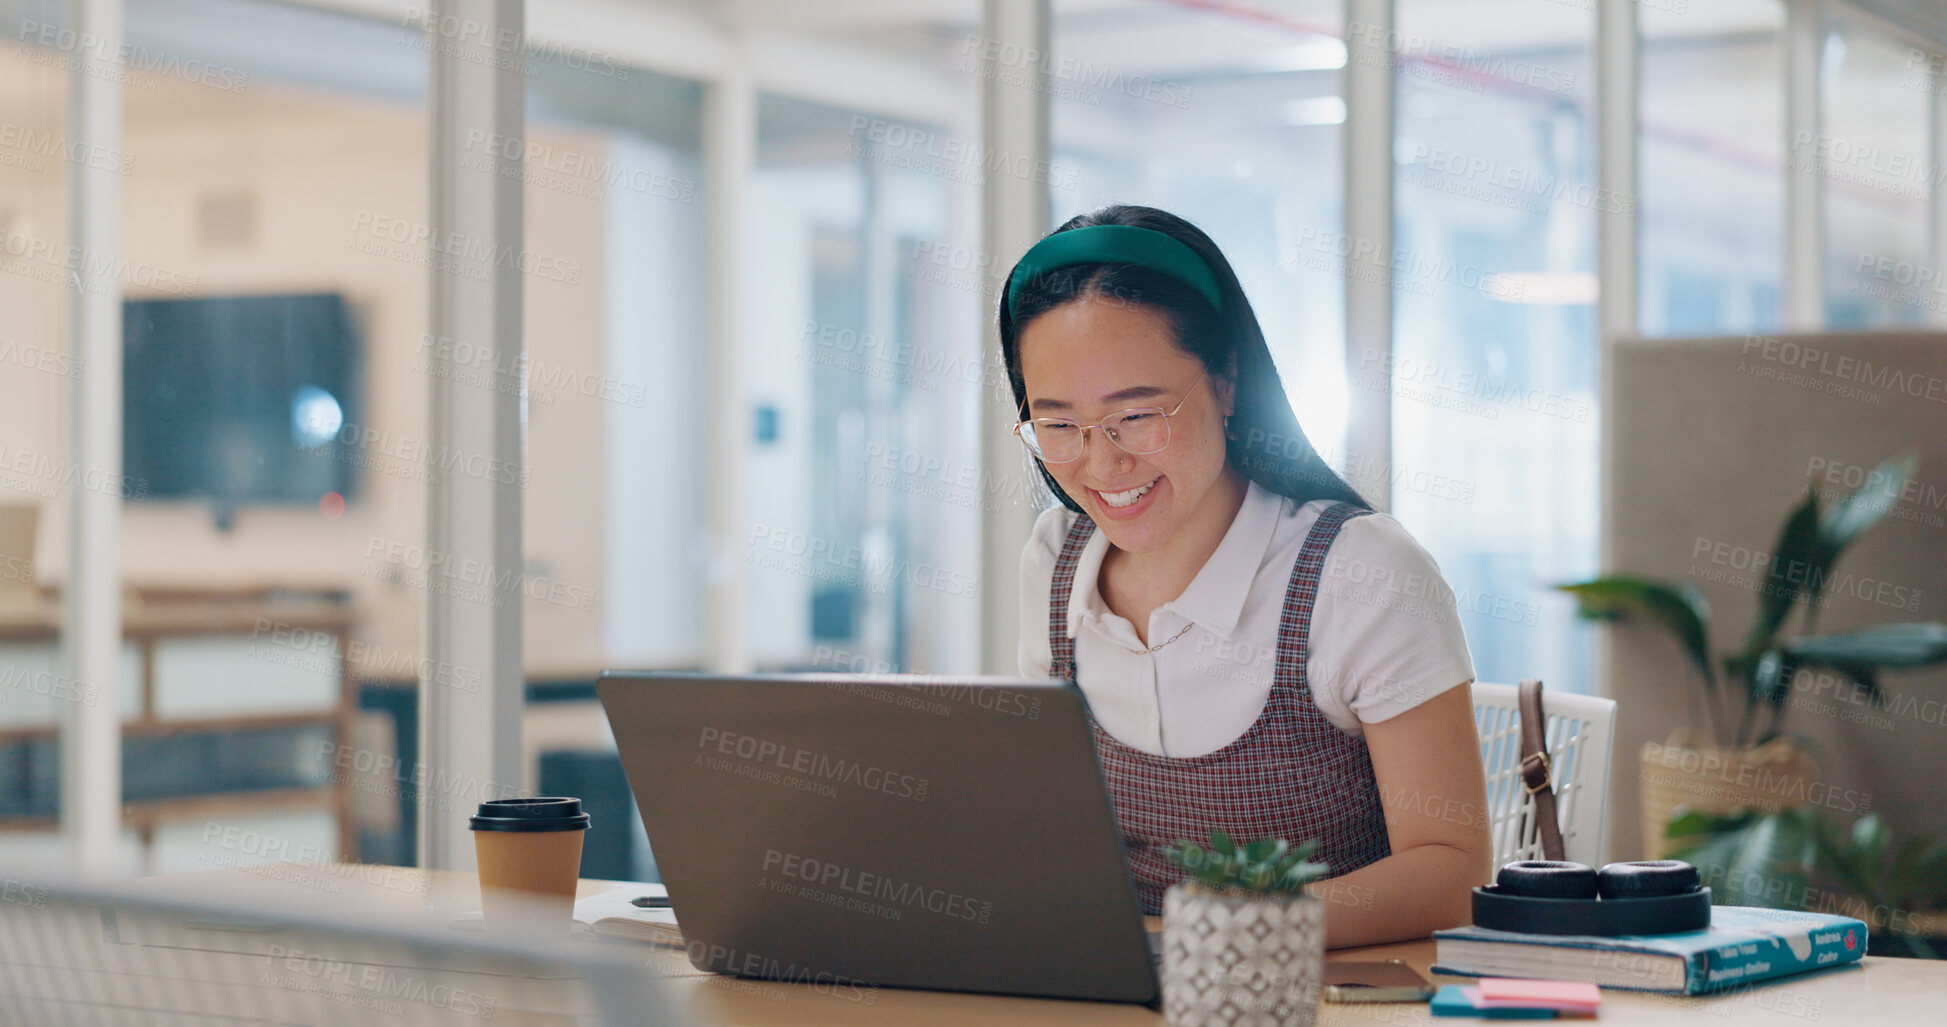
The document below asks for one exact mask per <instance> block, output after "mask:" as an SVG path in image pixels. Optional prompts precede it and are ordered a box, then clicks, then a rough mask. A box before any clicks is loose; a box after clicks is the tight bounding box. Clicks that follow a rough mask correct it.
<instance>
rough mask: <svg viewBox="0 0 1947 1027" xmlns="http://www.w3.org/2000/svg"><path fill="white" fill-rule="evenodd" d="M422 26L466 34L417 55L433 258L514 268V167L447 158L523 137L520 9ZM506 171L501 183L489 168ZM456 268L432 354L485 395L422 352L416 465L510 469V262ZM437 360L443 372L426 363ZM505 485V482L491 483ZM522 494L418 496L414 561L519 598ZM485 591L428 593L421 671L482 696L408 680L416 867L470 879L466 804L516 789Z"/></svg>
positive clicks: (517, 0) (474, 478) (474, 484)
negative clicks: (423, 405) (444, 673)
mask: <svg viewBox="0 0 1947 1027" xmlns="http://www.w3.org/2000/svg"><path fill="white" fill-rule="evenodd" d="M433 13H434V18H433V23H434V24H435V25H438V24H440V23H442V22H445V21H446V20H447V18H448V17H452V18H456V19H458V21H459V22H461V23H465V24H468V25H470V26H477V27H478V30H477V31H468V32H463V33H462V32H455V33H449V34H443V35H441V36H440V38H439V39H438V40H437V43H438V44H439V45H437V46H434V47H433V48H432V53H433V57H432V90H431V97H430V99H431V104H432V111H431V121H432V139H431V144H432V145H431V156H432V181H431V188H432V195H431V203H430V211H431V218H430V220H431V238H432V244H433V247H434V248H435V250H437V249H439V248H441V247H442V246H444V244H445V242H446V241H449V240H462V239H463V240H466V241H468V242H470V243H472V244H473V245H472V246H470V247H466V249H470V250H474V251H476V252H477V251H478V250H479V249H480V248H486V250H487V251H488V252H495V253H499V252H512V253H516V254H518V253H519V252H521V248H522V246H523V241H522V232H521V216H522V213H521V199H522V197H521V182H520V177H519V174H520V173H519V163H520V162H519V160H518V158H515V159H512V160H509V159H508V158H506V157H505V156H504V155H503V152H502V150H501V148H498V147H495V148H490V149H478V148H476V150H475V151H473V154H472V156H473V159H474V160H476V161H484V162H487V165H488V166H486V167H481V168H468V167H463V166H462V165H461V158H462V156H464V155H466V154H467V153H468V151H467V149H466V142H467V139H468V138H469V136H470V135H472V134H473V133H476V132H483V133H491V134H493V135H495V136H497V137H499V138H505V139H520V138H522V136H523V133H524V130H525V115H526V102H527V80H526V78H525V76H523V75H522V74H521V72H520V63H519V61H517V60H512V61H510V60H508V59H507V58H508V56H509V55H510V54H511V55H514V56H516V57H518V56H519V55H521V54H522V53H523V52H524V49H525V44H524V42H523V40H524V38H525V36H524V32H523V13H524V12H523V0H434V4H433ZM475 138H478V137H477V136H475ZM507 164H511V165H512V167H503V165H507ZM454 249H455V250H460V249H462V247H458V246H456V247H454ZM456 259H459V258H456ZM470 263H471V264H477V265H486V266H484V267H481V268H474V267H471V266H470V267H468V268H467V269H466V270H470V271H471V270H483V271H484V272H485V273H484V274H482V275H480V276H479V277H472V276H469V275H465V274H455V273H452V272H451V271H447V270H442V269H441V268H439V267H435V268H434V269H433V271H432V293H431V302H432V310H431V315H430V318H429V320H430V327H431V330H432V333H433V337H434V338H436V339H452V340H454V342H455V343H456V344H458V343H470V344H472V345H475V346H486V347H490V348H491V350H492V352H493V353H494V354H495V356H496V359H495V360H494V361H493V368H494V372H493V381H492V382H491V383H490V384H491V386H492V387H483V386H482V385H480V384H478V383H476V382H475V381H474V380H473V379H472V378H471V377H470V376H471V375H473V374H477V373H478V371H479V369H478V368H470V369H467V371H466V373H465V374H458V373H455V372H456V371H458V370H459V369H458V368H455V367H452V366H449V364H450V361H451V353H452V352H453V350H452V349H451V348H448V347H440V346H435V347H432V351H433V354H434V357H433V366H432V368H431V386H432V416H431V422H432V423H431V441H430V451H431V452H433V453H464V454H470V455H472V454H477V455H481V456H484V457H486V458H487V459H488V460H489V461H494V462H489V463H486V464H485V466H488V467H506V468H516V469H524V467H525V446H524V442H525V440H524V438H523V423H522V422H523V418H522V406H523V404H524V403H525V402H526V391H525V388H524V386H523V383H522V378H523V372H522V363H523V361H522V360H521V359H520V355H521V345H522V343H521V316H522V307H521V286H522V282H521V270H520V263H521V262H520V261H517V260H494V261H472V262H470ZM442 351H444V352H445V353H446V354H447V356H445V357H441V356H440V353H441V352H442ZM507 478H512V479H514V480H512V481H507V480H503V479H507ZM525 487H526V485H525V474H524V473H522V474H477V475H474V474H465V473H443V474H441V475H439V476H438V477H437V478H436V480H434V481H433V482H432V483H430V484H429V485H428V486H427V497H426V499H427V504H426V505H427V520H426V548H427V550H428V552H429V553H431V554H438V556H440V557H441V558H443V560H444V566H445V567H448V568H460V567H469V566H471V567H484V568H487V569H488V570H487V575H488V579H487V580H488V581H489V582H496V583H497V582H500V581H502V580H507V579H509V577H510V576H511V580H513V581H516V582H518V581H519V580H520V574H521V569H522V547H521V494H522V490H523V489H524V488H525ZM427 576H428V582H427V583H428V585H429V586H432V585H435V584H436V583H437V580H438V579H439V578H440V570H439V569H438V568H436V567H434V566H433V565H432V563H431V560H430V559H429V568H428V571H427ZM489 590H490V592H491V594H492V595H493V596H494V598H495V599H496V600H498V601H497V602H495V603H489V602H484V601H482V600H481V599H479V598H478V597H477V596H475V595H472V594H467V595H456V594H453V593H452V592H450V591H444V590H441V589H439V588H436V587H429V588H428V589H427V593H426V632H425V635H426V642H425V644H426V652H425V656H426V660H425V661H423V664H422V665H423V666H425V667H428V668H436V667H485V668H486V673H485V680H486V687H485V688H483V689H481V690H480V691H479V692H467V691H463V690H461V689H456V688H450V687H447V686H446V685H445V684H443V683H440V682H436V681H434V680H430V679H429V677H427V676H422V677H421V679H420V682H419V759H420V761H421V762H422V763H423V764H424V765H425V768H426V770H427V775H426V778H425V779H426V780H427V781H428V782H442V783H441V784H437V785H432V784H429V785H428V787H436V788H439V789H440V790H439V791H438V792H437V793H435V794H431V795H425V794H422V796H421V800H422V801H421V803H420V807H419V864H420V866H423V867H429V868H434V869H441V870H471V869H472V868H473V867H474V865H475V864H474V858H473V838H472V835H471V834H470V833H469V832H468V830H467V817H468V815H469V814H471V813H472V812H473V811H472V809H471V804H472V803H474V802H477V801H479V800H480V799H482V798H498V797H502V796H505V795H508V794H511V793H510V789H516V788H518V787H519V786H520V781H521V766H520V752H521V746H520V730H521V706H522V699H523V693H524V691H525V688H526V681H525V679H524V676H523V673H522V666H521V604H522V602H523V601H524V597H525V593H524V592H523V591H522V590H521V589H518V588H504V587H498V586H490V588H489ZM468 591H469V592H470V591H471V590H468ZM443 782H457V783H458V784H457V785H456V786H453V787H449V786H447V785H446V784H444V783H443ZM489 792H491V793H492V794H483V793H489ZM429 800H433V801H429ZM441 800H443V801H441Z"/></svg>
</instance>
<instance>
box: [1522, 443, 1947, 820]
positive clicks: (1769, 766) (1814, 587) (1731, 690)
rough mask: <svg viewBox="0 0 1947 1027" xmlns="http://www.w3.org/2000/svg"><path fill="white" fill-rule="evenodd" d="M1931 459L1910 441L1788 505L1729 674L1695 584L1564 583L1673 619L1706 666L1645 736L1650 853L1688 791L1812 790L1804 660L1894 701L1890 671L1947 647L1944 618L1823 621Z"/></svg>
mask: <svg viewBox="0 0 1947 1027" xmlns="http://www.w3.org/2000/svg"><path fill="white" fill-rule="evenodd" d="M1918 462H1919V458H1918V457H1917V456H1916V455H1914V454H1911V453H1907V454H1902V455H1900V456H1896V457H1894V458H1892V459H1890V460H1887V461H1886V462H1885V463H1883V464H1881V465H1879V467H1878V468H1876V469H1875V470H1874V471H1873V472H1872V473H1871V474H1870V475H1868V476H1867V478H1866V480H1865V482H1864V483H1863V484H1862V485H1861V486H1860V488H1859V490H1858V491H1857V492H1854V493H1853V494H1852V495H1850V496H1847V497H1846V498H1845V499H1843V500H1840V501H1839V502H1838V503H1835V504H1834V505H1833V506H1832V507H1831V508H1829V509H1826V510H1823V511H1822V510H1820V509H1819V501H1818V493H1817V491H1816V490H1815V489H1812V488H1808V489H1807V490H1806V493H1805V498H1804V499H1803V500H1801V501H1800V502H1799V503H1798V505H1797V506H1795V507H1793V509H1792V511H1791V513H1790V514H1789V515H1787V516H1786V518H1785V525H1784V528H1783V530H1781V531H1780V532H1779V535H1778V542H1777V544H1776V545H1775V546H1773V547H1772V549H1771V552H1770V554H1769V557H1768V561H1767V563H1766V566H1764V567H1763V568H1758V567H1756V566H1753V568H1752V569H1751V571H1750V574H1751V578H1752V580H1751V581H1750V582H1749V585H1748V587H1751V588H1752V589H1754V590H1755V591H1756V592H1757V593H1758V612H1757V617H1756V619H1755V620H1754V621H1753V622H1752V624H1751V627H1750V629H1749V630H1748V631H1747V632H1745V636H1744V641H1743V642H1742V644H1740V645H1739V646H1738V648H1737V649H1736V650H1734V651H1732V652H1730V653H1728V654H1727V655H1725V656H1724V657H1722V662H1721V667H1722V669H1723V674H1722V677H1721V679H1720V676H1719V674H1718V667H1719V666H1720V664H1719V663H1717V662H1715V661H1713V658H1712V655H1711V647H1710V639H1709V632H1708V629H1707V625H1708V621H1709V617H1710V613H1709V609H1708V607H1707V606H1706V604H1705V602H1704V599H1703V596H1702V595H1701V594H1700V593H1699V592H1698V591H1697V589H1696V587H1695V586H1693V585H1690V584H1688V583H1671V582H1664V581H1656V580H1652V579H1649V578H1643V577H1636V576H1631V575H1626V574H1624V575H1611V576H1608V577H1602V578H1596V579H1594V580H1592V581H1584V582H1578V583H1576V584H1572V585H1560V586H1557V587H1558V588H1560V589H1561V590H1562V591H1564V592H1568V593H1569V594H1571V595H1573V596H1574V597H1575V599H1576V601H1577V603H1578V604H1579V605H1580V611H1579V612H1580V613H1581V615H1582V616H1584V617H1588V618H1592V619H1598V620H1615V619H1623V618H1626V619H1630V620H1635V621H1638V622H1640V623H1644V624H1650V625H1654V626H1656V627H1659V628H1662V629H1663V630H1665V631H1668V632H1669V633H1670V634H1671V636H1672V637H1674V638H1675V639H1676V641H1677V644H1678V646H1679V647H1680V648H1681V649H1682V651H1683V653H1684V655H1685V657H1686V658H1687V659H1688V661H1689V665H1690V667H1691V669H1692V670H1693V671H1694V672H1695V675H1696V678H1697V681H1698V687H1697V689H1696V691H1694V692H1693V693H1692V695H1691V700H1692V701H1691V704H1690V707H1691V711H1692V714H1693V719H1692V722H1691V723H1690V724H1688V725H1685V726H1684V727H1681V728H1679V729H1678V731H1677V732H1676V733H1674V734H1673V735H1672V736H1671V738H1670V741H1669V743H1668V744H1662V745H1659V744H1657V743H1655V742H1651V743H1648V744H1646V745H1645V746H1644V747H1643V756H1642V759H1643V810H1642V813H1643V844H1644V846H1645V848H1646V849H1648V850H1649V851H1648V853H1647V855H1649V856H1650V857H1651V858H1655V857H1657V856H1659V855H1661V854H1662V853H1663V852H1664V851H1665V847H1666V840H1665V835H1664V831H1665V826H1666V825H1667V824H1668V823H1669V820H1670V816H1671V813H1672V812H1673V811H1674V810H1675V809H1676V807H1678V806H1680V805H1682V806H1688V807H1689V808H1690V809H1691V810H1694V811H1697V812H1699V813H1704V814H1727V813H1730V812H1731V811H1733V810H1738V809H1761V810H1769V811H1776V810H1778V809H1780V808H1785V807H1790V806H1797V805H1803V804H1804V803H1806V802H1807V801H1808V798H1807V796H1808V792H1809V791H1810V790H1811V787H1812V786H1813V785H1814V784H1815V783H1816V782H1815V781H1814V780H1813V779H1814V777H1815V775H1816V766H1815V764H1814V763H1813V762H1812V758H1811V755H1810V753H1809V751H1808V749H1807V746H1806V744H1805V743H1804V742H1803V741H1802V740H1800V739H1798V738H1796V737H1793V736H1788V735H1785V734H1783V733H1782V724H1783V720H1784V713H1785V708H1786V705H1787V703H1788V701H1789V700H1790V698H1791V692H1792V687H1793V686H1792V683H1793V679H1794V678H1795V677H1796V676H1797V675H1798V674H1799V673H1800V672H1815V673H1818V672H1829V673H1831V674H1833V675H1836V676H1838V677H1839V678H1841V679H1843V680H1849V681H1851V682H1853V683H1854V684H1855V685H1856V687H1857V688H1859V689H1860V690H1861V691H1863V692H1864V693H1865V695H1866V696H1867V697H1868V699H1869V700H1870V701H1871V702H1872V703H1874V704H1875V705H1878V704H1881V703H1883V701H1884V693H1883V692H1882V691H1881V689H1880V682H1879V676H1880V673H1881V672H1882V671H1886V670H1904V669H1913V668H1919V667H1926V666H1930V665H1933V664H1936V663H1940V662H1942V661H1943V660H1947V626H1943V625H1941V624H1939V623H1937V622H1929V623H1905V624H1885V625H1880V626H1877V627H1872V628H1866V629H1864V630H1861V631H1854V632H1849V633H1846V634H1838V635H1817V634H1814V633H1813V631H1814V630H1815V626H1816V624H1817V622H1818V613H1819V609H1820V607H1821V605H1822V604H1823V602H1824V598H1825V588H1826V586H1827V584H1829V583H1830V581H1831V580H1832V573H1833V566H1834V565H1835V564H1836V563H1837V562H1838V559H1839V555H1840V554H1841V553H1842V552H1844V551H1845V548H1846V547H1847V546H1848V545H1850V544H1851V543H1852V542H1853V540H1855V539H1857V538H1858V537H1859V536H1860V535H1861V534H1863V533H1864V532H1865V531H1866V530H1867V529H1868V528H1871V527H1872V526H1873V525H1874V524H1877V523H1878V522H1879V520H1880V518H1881V517H1883V516H1885V515H1886V512H1887V511H1888V510H1889V509H1891V508H1892V506H1893V504H1894V503H1896V502H1898V501H1899V500H1900V497H1901V493H1902V491H1903V490H1904V489H1905V488H1906V483H1907V481H1908V480H1909V479H1911V478H1912V477H1913V474H1914V472H1915V470H1916V468H1917V464H1918ZM1757 555H1764V554H1757ZM1753 563H1754V564H1755V563H1756V560H1755V558H1754V560H1753ZM1801 601H1802V602H1803V604H1804V607H1805V610H1804V615H1803V618H1802V620H1801V621H1800V631H1799V634H1797V635H1796V636H1794V637H1785V636H1784V635H1783V634H1782V632H1783V630H1784V627H1785V622H1786V620H1787V619H1788V618H1789V617H1790V615H1791V613H1792V611H1793V609H1794V608H1796V607H1797V606H1798V605H1799V604H1800V603H1801ZM1814 798H1816V797H1814Z"/></svg>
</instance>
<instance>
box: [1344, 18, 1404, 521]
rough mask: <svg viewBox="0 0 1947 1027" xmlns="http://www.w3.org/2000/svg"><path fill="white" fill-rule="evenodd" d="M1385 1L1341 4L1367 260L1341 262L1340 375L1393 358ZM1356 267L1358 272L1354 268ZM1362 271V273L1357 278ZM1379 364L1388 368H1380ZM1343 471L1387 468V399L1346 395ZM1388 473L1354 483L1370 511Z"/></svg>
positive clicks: (1350, 231)
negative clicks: (1370, 360) (1368, 357)
mask: <svg viewBox="0 0 1947 1027" xmlns="http://www.w3.org/2000/svg"><path fill="white" fill-rule="evenodd" d="M1392 33H1393V0H1345V78H1344V88H1345V234H1346V237H1347V238H1348V239H1351V240H1353V241H1354V249H1355V251H1358V250H1360V249H1361V248H1363V249H1364V251H1366V252H1369V253H1370V254H1371V256H1369V257H1366V258H1363V260H1362V258H1360V257H1357V256H1348V257H1347V258H1346V267H1345V270H1346V276H1345V366H1346V376H1347V377H1348V378H1350V377H1351V370H1352V368H1354V367H1358V366H1360V362H1361V361H1362V360H1363V359H1365V358H1364V356H1363V354H1364V352H1365V351H1366V350H1372V351H1374V352H1377V353H1378V354H1379V355H1380V360H1381V361H1390V358H1391V356H1392V353H1393V283H1392V273H1391V269H1390V264H1391V261H1392V253H1393V96H1394V83H1393V66H1394V61H1395V56H1394V54H1393V52H1392V49H1391V48H1390V47H1388V46H1387V40H1388V39H1389V38H1390V37H1391V36H1392ZM1355 262H1356V263H1362V264H1363V267H1362V268H1361V267H1355ZM1361 270H1363V271H1364V272H1365V273H1363V274H1362V273H1359V272H1360V271H1361ZM1380 366H1390V363H1389V362H1388V363H1382V364H1381V365H1380ZM1347 393H1348V394H1347V397H1346V398H1347V406H1346V414H1345V422H1346V423H1345V459H1346V466H1347V467H1352V466H1356V465H1357V462H1358V461H1362V460H1369V461H1373V462H1374V465H1375V466H1380V467H1391V466H1392V465H1393V397H1392V394H1391V393H1390V392H1376V391H1374V390H1372V389H1349V390H1347ZM1389 483H1390V476H1389V475H1382V476H1380V477H1379V479H1378V480H1375V481H1371V482H1364V481H1362V482H1361V483H1360V491H1361V492H1362V494H1364V495H1365V497H1366V498H1367V499H1370V500H1371V501H1372V502H1373V504H1374V505H1375V506H1377V507H1378V508H1380V509H1382V510H1384V509H1389V508H1390V507H1391V506H1392V489H1391V487H1390V484H1389Z"/></svg>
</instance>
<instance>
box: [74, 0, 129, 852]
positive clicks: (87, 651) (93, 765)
mask: <svg viewBox="0 0 1947 1027" xmlns="http://www.w3.org/2000/svg"><path fill="white" fill-rule="evenodd" d="M68 10H70V11H73V12H74V13H75V15H76V21H75V23H74V25H72V26H71V27H72V28H73V29H74V30H75V32H76V33H77V34H82V35H87V36H91V37H93V38H95V39H98V40H100V44H99V45H97V46H85V47H81V48H80V49H78V50H76V51H75V53H74V59H75V66H74V77H73V80H72V81H73V101H72V103H71V105H70V108H69V118H68V125H69V128H68V131H69V134H70V135H71V137H72V138H71V142H72V143H73V145H75V146H80V147H82V148H83V149H85V150H86V151H87V152H91V153H115V152H118V151H119V150H120V149H121V147H122V90H121V86H120V84H119V81H118V79H117V77H116V76H117V75H119V74H120V72H121V69H119V68H117V67H116V66H115V65H114V63H113V61H112V60H111V59H110V58H111V57H112V56H113V55H114V54H115V52H116V51H117V50H118V49H119V48H120V44H121V41H122V0H82V2H79V3H70V4H69V5H68ZM69 173H70V174H71V175H72V176H73V177H72V181H73V191H72V192H71V194H70V196H69V201H68V202H69V210H70V225H71V232H72V236H71V240H70V244H71V245H73V246H74V247H75V248H76V249H77V250H79V251H80V252H81V253H82V254H84V255H86V257H87V258H88V259H86V260H82V261H80V262H79V264H80V268H79V270H78V272H77V273H78V274H79V275H80V276H81V277H80V279H79V283H78V284H79V285H80V289H79V290H78V291H77V292H76V294H75V299H74V356H75V362H76V366H81V367H86V368H87V373H85V374H81V375H78V376H76V378H75V380H74V392H73V397H74V401H73V410H72V412H71V414H72V418H73V420H72V422H71V423H72V425H73V429H72V439H73V442H72V448H71V449H70V452H69V456H70V459H71V460H72V461H73V463H74V466H76V467H79V468H81V469H82V473H80V474H76V475H75V476H74V486H73V488H72V489H70V490H69V492H68V519H69V520H68V538H69V543H68V545H69V549H68V552H69V556H68V579H67V582H66V584H65V585H64V587H63V588H62V590H61V595H62V598H63V608H62V621H61V623H62V630H61V666H62V672H63V673H64V674H66V675H67V677H68V679H69V680H70V681H72V682H74V683H75V684H76V685H77V686H78V687H79V688H80V689H81V690H82V694H87V693H88V692H89V691H90V690H92V692H93V694H94V696H95V701H94V702H92V703H87V702H73V703H69V704H68V705H67V709H66V710H65V711H64V714H65V715H64V716H63V717H62V718H61V832H62V834H64V835H65V836H66V837H67V844H68V851H69V855H70V858H71V865H72V866H73V868H74V869H75V870H76V871H77V872H79V873H81V874H84V875H87V876H96V877H101V876H108V875H110V874H112V873H114V872H115V869H116V868H115V850H116V847H117V839H118V836H119V835H120V833H121V828H122V725H121V705H122V704H121V694H122V690H121V685H120V682H119V681H118V680H117V679H118V676H119V675H118V669H119V664H120V653H121V647H122V590H121V530H122V525H121V515H122V499H121V495H120V491H119V490H118V489H114V488H102V487H97V488H94V489H89V488H87V487H86V483H87V482H88V481H91V480H92V481H94V482H96V484H97V485H98V486H99V485H100V483H102V482H118V481H120V480H121V473H122V292H121V283H120V282H119V281H118V280H117V278H116V276H115V274H114V272H113V270H112V268H113V266H114V264H115V261H114V259H113V258H114V257H115V256H117V254H119V252H120V249H119V247H120V245H121V242H120V233H119V232H118V231H117V226H118V224H119V222H120V220H121V209H122V193H121V176H120V175H117V174H115V173H114V172H112V171H107V170H104V169H103V168H102V167H97V166H94V165H93V164H83V163H78V162H77V163H74V164H72V166H71V168H70V172H69Z"/></svg>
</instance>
